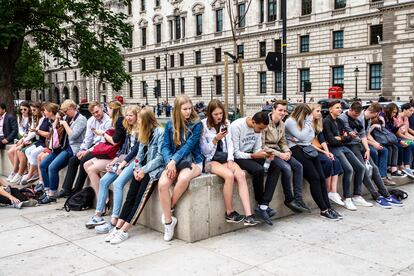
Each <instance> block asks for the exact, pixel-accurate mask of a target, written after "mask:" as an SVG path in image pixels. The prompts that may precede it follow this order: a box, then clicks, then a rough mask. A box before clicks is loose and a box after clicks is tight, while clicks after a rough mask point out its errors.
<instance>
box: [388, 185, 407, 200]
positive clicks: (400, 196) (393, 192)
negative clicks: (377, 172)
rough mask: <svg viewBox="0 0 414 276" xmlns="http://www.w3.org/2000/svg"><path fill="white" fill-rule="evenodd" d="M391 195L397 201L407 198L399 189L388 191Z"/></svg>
mask: <svg viewBox="0 0 414 276" xmlns="http://www.w3.org/2000/svg"><path fill="white" fill-rule="evenodd" d="M388 192H389V193H390V194H391V195H393V196H395V198H396V199H398V200H399V201H402V200H403V199H406V198H407V197H408V194H407V193H406V192H404V191H403V190H400V189H395V188H394V189H391V190H389V191H388Z"/></svg>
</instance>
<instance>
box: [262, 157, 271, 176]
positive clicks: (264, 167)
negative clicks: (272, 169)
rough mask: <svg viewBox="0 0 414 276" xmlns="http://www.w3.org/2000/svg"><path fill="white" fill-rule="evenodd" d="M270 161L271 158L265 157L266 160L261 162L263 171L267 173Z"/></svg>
mask: <svg viewBox="0 0 414 276" xmlns="http://www.w3.org/2000/svg"><path fill="white" fill-rule="evenodd" d="M270 162H272V160H270V159H269V158H267V159H266V161H265V163H264V164H263V169H264V171H265V172H266V173H267V170H268V169H269V166H270Z"/></svg>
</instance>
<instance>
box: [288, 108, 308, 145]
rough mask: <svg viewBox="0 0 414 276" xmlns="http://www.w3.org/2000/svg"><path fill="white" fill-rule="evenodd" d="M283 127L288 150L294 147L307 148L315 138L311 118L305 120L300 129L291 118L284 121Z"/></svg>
mask: <svg viewBox="0 0 414 276" xmlns="http://www.w3.org/2000/svg"><path fill="white" fill-rule="evenodd" d="M285 127H286V140H287V141H288V146H289V148H291V147H294V146H296V145H300V146H309V145H311V144H312V140H313V138H315V130H314V129H313V127H312V117H310V116H307V117H306V118H305V122H304V125H303V128H302V129H300V128H299V126H298V123H297V122H296V121H295V120H294V119H292V118H288V119H287V120H286V122H285Z"/></svg>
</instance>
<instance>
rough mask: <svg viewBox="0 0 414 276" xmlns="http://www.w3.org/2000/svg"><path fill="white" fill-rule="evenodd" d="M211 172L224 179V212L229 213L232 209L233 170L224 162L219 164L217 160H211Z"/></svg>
mask: <svg viewBox="0 0 414 276" xmlns="http://www.w3.org/2000/svg"><path fill="white" fill-rule="evenodd" d="M211 173H213V174H216V175H218V176H220V177H221V178H223V179H224V185H223V196H224V206H225V208H226V213H227V214H228V215H230V214H231V213H232V212H233V211H234V210H233V188H234V175H233V172H232V171H231V170H230V169H229V168H227V166H226V164H220V163H218V162H215V161H213V162H211Z"/></svg>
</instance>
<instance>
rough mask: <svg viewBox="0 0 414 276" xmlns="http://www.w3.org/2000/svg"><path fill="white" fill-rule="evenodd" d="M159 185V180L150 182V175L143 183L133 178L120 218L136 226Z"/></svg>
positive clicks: (146, 176)
mask: <svg viewBox="0 0 414 276" xmlns="http://www.w3.org/2000/svg"><path fill="white" fill-rule="evenodd" d="M157 183H158V180H152V181H150V177H149V175H148V174H145V176H144V178H143V179H142V180H141V181H138V180H136V179H135V177H134V178H132V181H131V184H130V185H129V190H128V195H127V197H126V200H125V203H124V205H123V206H122V211H121V215H120V216H119V218H120V219H122V220H124V221H126V222H128V223H131V224H132V225H135V223H137V220H138V218H139V216H140V215H141V213H142V210H144V206H145V204H146V203H147V202H148V199H149V198H150V196H151V194H152V191H154V188H155V186H157Z"/></svg>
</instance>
